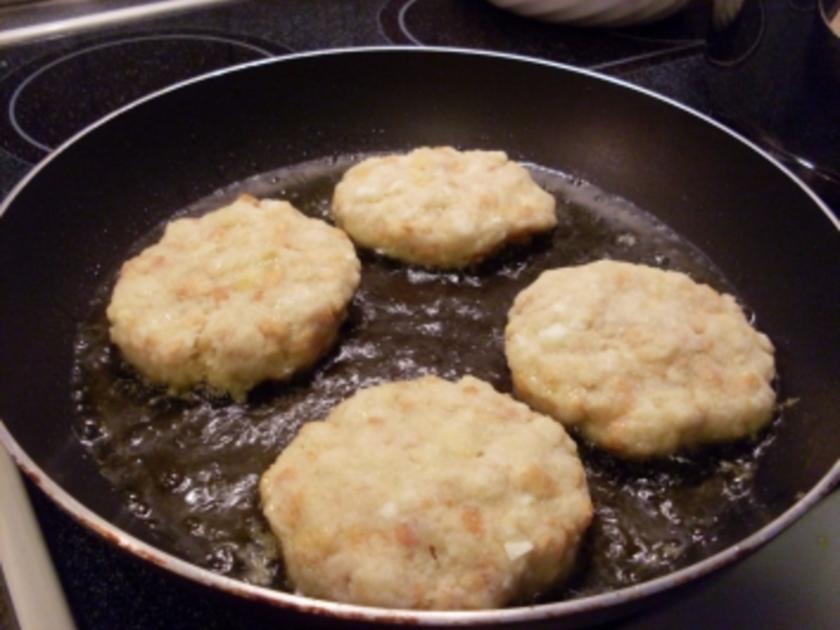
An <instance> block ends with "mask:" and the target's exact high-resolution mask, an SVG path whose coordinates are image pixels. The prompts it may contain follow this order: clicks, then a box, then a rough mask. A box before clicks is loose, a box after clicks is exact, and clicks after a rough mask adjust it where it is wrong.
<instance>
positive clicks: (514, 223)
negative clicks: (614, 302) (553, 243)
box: [332, 147, 557, 268]
mask: <svg viewBox="0 0 840 630" xmlns="http://www.w3.org/2000/svg"><path fill="white" fill-rule="evenodd" d="M554 206H555V200H554V197H553V196H552V195H550V194H548V193H547V192H545V191H544V190H542V189H541V188H540V187H539V186H538V185H537V184H536V183H534V181H533V180H532V179H531V176H530V175H529V174H528V171H526V170H525V169H524V168H523V167H522V166H520V165H519V164H517V163H516V162H512V161H510V160H508V158H507V155H505V154H504V153H503V152H501V151H456V150H455V149H453V148H451V147H438V148H425V147H424V148H420V149H416V150H414V151H412V152H411V153H408V154H406V155H388V156H385V157H375V158H370V159H367V160H364V161H363V162H361V163H360V164H357V165H356V166H354V167H352V168H351V169H349V170H348V171H347V172H346V173H345V175H344V177H343V178H342V180H341V182H340V183H339V184H338V186H337V187H336V189H335V194H334V196H333V202H332V211H333V215H334V217H335V220H336V223H337V224H338V225H339V226H340V227H342V228H343V229H344V230H346V231H347V233H348V234H349V235H350V237H351V238H352V239H353V240H354V241H355V242H356V243H357V244H359V245H361V246H363V247H366V248H369V249H374V250H377V251H379V252H381V253H383V254H385V255H387V256H390V257H392V258H397V259H399V260H403V261H405V262H409V263H415V264H418V265H425V266H429V267H442V268H455V267H463V266H465V265H469V264H472V263H477V262H479V261H481V260H483V259H484V258H486V257H487V256H489V255H490V254H492V253H494V252H495V251H496V250H498V249H500V248H502V247H503V246H504V245H505V244H506V243H508V242H510V241H522V240H525V239H527V238H528V237H530V236H531V235H533V234H536V233H538V232H544V231H546V230H550V229H551V228H553V227H554V226H555V225H556V223H557V217H556V216H555V212H554Z"/></svg>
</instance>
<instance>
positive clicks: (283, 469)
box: [260, 376, 592, 610]
mask: <svg viewBox="0 0 840 630" xmlns="http://www.w3.org/2000/svg"><path fill="white" fill-rule="evenodd" d="M260 496H261V499H262V507H263V512H264V513H265V516H266V518H267V519H268V522H269V523H270V525H271V528H272V530H273V531H274V533H275V534H276V535H277V537H278V539H279V541H280V543H281V546H282V552H283V558H284V560H285V565H286V569H287V573H288V575H289V577H290V579H291V580H292V582H293V583H294V586H295V587H296V588H297V589H298V590H299V591H301V592H302V593H303V594H305V595H309V596H312V597H319V598H325V599H331V600H337V601H342V602H352V603H356V604H365V605H371V606H383V607H389V608H417V609H450V610H455V609H480V608H493V607H498V606H503V605H505V604H507V603H510V602H513V601H529V600H530V598H532V597H533V596H535V595H536V594H538V593H540V592H542V591H544V590H545V589H546V588H548V587H549V586H551V585H553V584H556V583H557V582H558V580H561V579H562V578H563V577H564V576H566V575H568V573H569V571H570V570H571V568H572V564H573V561H574V558H575V555H576V552H577V549H578V546H579V543H580V539H581V536H582V534H583V532H584V530H585V529H586V527H587V526H588V525H589V522H590V519H591V518H592V504H591V502H590V499H589V493H588V490H587V485H586V478H585V475H584V470H583V466H582V465H581V462H580V460H579V458H578V456H577V449H576V446H575V444H574V442H573V441H572V440H571V439H570V438H569V437H568V436H567V435H566V432H565V431H564V430H563V428H562V427H561V426H560V425H559V424H557V423H556V422H554V421H553V420H551V419H550V418H547V417H545V416H543V415H541V414H538V413H535V412H533V411H531V410H530V409H528V407H526V406H525V405H523V404H522V403H519V402H516V401H514V400H513V399H512V398H510V397H509V396H507V395H503V394H500V393H498V392H496V391H495V390H494V389H493V388H492V387H491V386H490V385H488V384H487V383H484V382H482V381H479V380H477V379H475V378H472V377H464V378H462V379H461V380H460V381H458V382H457V383H452V382H449V381H446V380H443V379H440V378H437V377H432V376H427V377H423V378H420V379H417V380H412V381H401V382H395V383H389V384H385V385H379V386H375V387H371V388H369V389H364V390H361V391H359V392H357V393H356V394H355V395H354V396H352V397H351V398H349V399H347V400H345V401H344V402H342V403H341V404H339V405H338V406H337V407H335V408H334V409H333V411H332V412H331V413H330V414H329V415H328V417H327V418H326V419H325V420H324V421H322V422H311V423H308V424H306V425H304V427H303V429H302V430H301V431H300V433H299V434H298V436H297V437H296V438H295V439H294V440H293V441H292V443H291V444H290V445H289V446H288V447H287V448H286V449H285V450H284V451H283V452H282V453H281V454H280V456H279V457H278V458H277V460H276V461H275V463H274V464H273V465H272V466H271V467H270V468H269V469H268V471H267V472H265V474H264V475H263V476H262V479H261V481H260Z"/></svg>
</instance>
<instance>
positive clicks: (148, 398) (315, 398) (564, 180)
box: [74, 156, 772, 600]
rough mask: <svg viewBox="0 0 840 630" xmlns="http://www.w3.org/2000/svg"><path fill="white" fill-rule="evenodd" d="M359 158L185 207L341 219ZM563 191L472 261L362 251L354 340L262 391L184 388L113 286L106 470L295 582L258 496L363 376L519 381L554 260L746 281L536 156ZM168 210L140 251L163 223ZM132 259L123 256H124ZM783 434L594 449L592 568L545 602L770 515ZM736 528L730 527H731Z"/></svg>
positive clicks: (670, 563)
mask: <svg viewBox="0 0 840 630" xmlns="http://www.w3.org/2000/svg"><path fill="white" fill-rule="evenodd" d="M358 159H359V156H348V157H345V158H341V159H330V160H323V161H316V162H310V163H306V164H302V165H298V166H294V167H291V168H286V169H281V170H278V171H276V172H272V173H268V174H264V175H260V176H257V177H254V178H252V179H250V180H247V181H244V182H241V183H239V184H236V185H235V186H232V187H231V188H229V189H225V190H222V191H219V192H217V193H216V194H214V195H211V196H210V197H208V198H206V199H204V200H202V201H200V202H198V203H197V204H195V205H194V206H192V207H190V208H187V209H186V210H184V211H183V212H182V213H179V214H180V215H195V214H201V213H203V212H206V211H208V210H211V209H214V208H216V207H219V206H221V205H223V204H224V203H226V202H228V201H229V200H232V199H233V198H235V197H236V196H237V195H238V194H241V193H244V192H248V193H251V194H253V195H255V196H271V197H275V198H281V199H287V200H289V201H291V202H292V203H293V204H294V205H295V206H297V207H298V208H299V209H301V210H302V211H304V212H306V213H307V214H309V215H312V216H317V217H320V218H323V219H326V220H329V201H330V197H331V195H332V190H333V188H334V186H335V184H336V183H337V182H338V180H339V179H340V177H341V174H342V173H343V172H344V171H345V170H346V169H347V168H348V167H349V166H350V165H351V164H352V163H353V162H354V161H356V160H358ZM531 171H532V173H533V175H534V177H535V179H537V180H538V181H539V183H540V184H541V185H542V186H543V187H544V188H546V189H547V190H549V191H550V192H552V193H553V194H554V195H555V196H556V197H557V200H558V216H559V225H558V227H557V229H556V230H554V232H553V233H552V234H551V235H550V236H545V237H541V238H538V239H537V240H535V241H534V242H533V243H531V244H530V245H528V246H527V247H519V248H513V249H510V250H507V251H505V252H503V253H502V254H501V255H499V256H497V257H496V258H494V259H493V260H491V261H489V262H487V263H485V264H484V265H482V266H480V267H478V268H476V269H471V270H468V271H463V272H438V271H428V270H423V269H419V268H416V267H410V266H406V265H403V264H398V263H395V262H391V261H388V260H386V259H383V258H380V257H378V256H376V255H373V254H370V253H366V252H361V253H360V256H361V258H362V263H363V272H362V282H361V286H360V288H359V291H358V293H357V295H356V297H355V299H354V300H353V303H352V305H351V308H350V311H349V316H348V320H347V322H346V324H345V325H344V327H343V329H342V334H341V336H340V340H339V343H338V344H337V346H336V348H335V349H334V350H333V351H332V353H331V354H330V355H329V356H327V357H326V358H325V359H324V360H323V361H321V362H320V364H319V365H318V366H317V367H316V369H315V370H314V371H312V372H311V373H309V374H306V375H303V376H302V377H300V378H298V379H296V380H295V381H294V382H291V383H285V384H284V383H269V384H265V385H262V386H260V387H259V388H257V389H256V390H254V391H253V392H252V393H251V395H250V397H249V399H248V402H247V403H246V404H234V403H231V402H230V401H229V400H226V399H214V398H213V397H212V396H209V395H207V394H206V393H202V392H195V393H193V394H190V395H189V396H187V397H184V398H173V397H170V396H167V395H165V393H164V392H163V391H162V390H161V389H158V388H153V387H149V386H147V385H145V384H143V383H142V382H141V381H140V380H139V379H138V377H137V376H136V374H135V372H134V371H133V370H132V369H131V368H130V367H129V366H127V365H126V364H125V363H124V362H123V360H122V359H121V357H120V355H119V352H118V351H117V350H115V349H114V348H113V347H112V346H111V345H110V344H109V342H108V334H107V322H106V320H105V315H104V310H105V307H106V305H107V301H108V299H109V296H110V291H111V288H112V286H113V279H112V281H111V282H109V283H108V284H107V285H106V286H103V287H101V289H100V291H99V294H98V296H97V297H96V303H95V308H94V312H95V316H94V317H93V318H92V319H91V320H90V321H89V322H87V323H85V324H84V325H83V326H82V327H81V328H80V330H79V335H78V339H77V345H76V357H77V358H76V366H75V369H74V382H75V397H76V401H77V403H78V405H77V407H78V412H79V418H78V432H79V435H80V437H81V439H82V441H83V443H84V444H85V445H86V446H87V448H88V449H89V451H90V452H91V454H92V456H93V457H94V458H95V459H96V460H97V462H98V463H99V465H100V467H101V470H102V473H103V474H104V475H105V477H106V478H108V479H109V480H110V481H111V482H113V483H114V484H115V485H116V486H117V487H119V488H120V489H122V490H124V491H125V492H126V494H127V509H128V510H130V511H131V512H132V513H133V515H134V516H135V517H137V518H140V519H144V520H145V521H147V522H148V523H149V525H150V527H151V528H152V529H153V530H154V532H155V533H154V536H155V537H156V538H157V539H158V541H159V542H160V543H161V544H163V545H164V546H168V547H170V548H171V549H173V550H175V551H176V552H177V553H179V554H180V555H181V556H183V557H184V558H186V559H188V560H190V561H192V562H194V563H196V564H199V565H202V566H205V567H208V568H210V569H212V570H214V571H217V572H219V573H222V574H224V575H229V576H232V577H236V578H240V579H243V580H246V581H249V582H252V583H255V584H262V585H274V586H277V587H281V588H285V587H287V586H288V585H287V584H286V582H285V578H284V574H283V569H282V565H281V563H280V561H279V560H278V552H277V546H276V543H275V542H274V540H273V538H272V536H271V534H270V532H269V531H268V528H267V525H266V523H265V522H264V520H263V517H262V514H261V512H260V509H259V503H258V498H257V483H258V480H259V476H260V474H261V473H262V472H263V471H264V470H265V469H266V468H267V467H268V466H269V465H270V464H271V462H272V461H273V460H274V458H275V457H276V456H277V454H278V453H279V452H280V450H281V449H282V448H283V447H284V446H285V445H286V444H288V443H289V441H290V440H291V439H292V438H293V437H294V436H295V434H296V433H297V431H298V429H299V428H300V426H301V425H302V424H303V423H304V422H309V421H313V420H318V419H320V418H323V417H324V416H325V415H326V414H327V413H328V411H329V410H330V408H332V407H333V406H334V405H335V404H337V403H338V402H339V401H341V400H342V399H344V398H346V397H348V396H350V395H351V394H352V393H353V392H355V391H356V390H357V389H359V388H360V387H365V386H368V385H373V384H376V383H380V382H383V381H388V380H393V379H404V378H412V377H416V376H419V375H422V374H428V373H433V374H438V375H440V376H443V377H446V378H450V379H456V378H458V377H460V376H461V375H463V374H472V375H474V376H476V377H478V378H481V379H484V380H487V381H489V382H490V383H492V384H493V385H494V386H495V387H497V388H498V389H500V390H501V391H505V392H509V391H510V389H511V385H510V378H509V374H508V370H507V366H506V364H505V359H504V353H503V330H504V326H505V321H506V316H507V311H508V309H509V308H510V305H511V303H512V301H513V298H514V296H515V295H516V294H517V293H518V292H519V291H520V290H521V289H523V288H524V287H525V286H527V285H528V284H530V283H531V282H532V281H533V280H535V279H536V278H537V276H538V275H539V274H540V273H541V272H542V271H543V270H545V269H550V268H553V267H559V266H565V265H575V264H581V263H585V262H588V261H591V260H596V259H600V258H604V257H609V258H615V259H621V260H627V261H632V262H639V263H646V264H649V265H655V266H659V267H665V268H670V269H677V270H680V271H684V272H687V273H689V274H690V275H691V276H692V277H693V278H695V279H696V280H699V281H701V282H706V283H708V284H710V285H712V286H714V287H716V288H717V289H718V290H723V291H727V292H730V293H733V290H732V287H731V286H729V285H728V283H727V282H726V280H725V279H724V278H723V276H722V275H721V274H720V273H719V272H718V271H717V270H716V269H715V267H714V265H712V264H711V262H710V261H709V260H708V259H706V258H705V257H704V256H703V255H702V254H701V253H700V252H699V251H698V250H697V249H696V248H694V247H693V246H692V245H691V244H690V243H688V242H686V241H685V240H683V239H681V238H680V237H679V236H677V235H676V234H674V233H673V232H672V231H671V230H670V229H668V228H667V227H666V226H665V225H663V224H661V223H660V222H658V221H657V220H656V219H655V218H654V217H653V216H651V215H649V214H647V213H645V212H643V211H641V210H639V209H637V208H635V207H633V206H632V205H631V204H629V203H628V202H626V201H623V200H621V199H617V198H614V197H610V196H608V195H606V194H604V193H602V192H601V191H599V190H598V189H596V188H595V187H593V186H591V185H589V184H587V183H585V182H582V181H580V180H575V179H572V178H570V177H568V176H566V175H563V174H560V173H556V172H552V171H549V170H545V169H541V168H538V167H531ZM161 232H162V226H161V229H160V230H157V231H156V232H155V233H154V234H151V235H149V236H148V237H147V238H146V239H144V241H143V242H141V243H138V244H137V246H136V250H135V251H132V252H126V257H128V256H130V255H134V254H136V253H137V252H138V251H139V250H140V249H142V248H143V247H145V246H147V245H149V244H151V243H152V242H154V241H155V240H157V239H158V238H159V237H160V234H161ZM115 273H116V270H115ZM771 440H772V432H769V433H765V435H764V437H763V438H762V439H761V441H760V442H753V443H741V444H739V445H734V446H730V447H725V448H721V449H715V450H714V451H711V452H709V451H707V452H705V453H702V454H697V455H693V456H685V457H682V456H681V457H673V458H670V459H668V460H665V461H663V462H660V463H656V464H646V465H627V464H622V463H620V462H617V461H615V460H614V459H612V458H611V457H608V456H606V455H603V454H600V453H598V452H596V451H594V450H592V449H590V448H587V447H585V446H584V447H583V448H582V456H583V458H584V462H585V465H586V468H587V472H588V478H589V484H590V489H591V492H592V495H593V500H594V502H595V505H596V517H595V520H594V523H593V526H592V527H591V530H590V533H589V535H588V537H587V541H586V544H585V549H584V553H583V557H582V560H581V567H580V570H579V571H578V572H577V574H576V576H575V577H574V578H573V579H572V581H571V583H570V584H568V585H566V586H565V587H564V588H563V589H562V590H561V591H558V592H556V593H552V594H549V595H548V596H546V599H547V600H550V599H561V598H566V597H571V596H576V595H582V594H591V593H596V592H600V591H604V590H609V589H613V588H617V587H621V586H626V585H629V584H634V583H637V582H640V581H644V580H646V579H650V578H653V577H656V576H659V575H664V574H666V573H668V572H671V571H673V570H675V569H677V568H680V567H683V566H686V565H688V564H691V563H693V562H695V561H697V560H699V559H702V558H704V557H707V556H709V555H711V554H712V553H714V552H715V551H718V550H719V549H721V548H723V547H725V546H728V544H730V543H731V542H733V541H734V539H732V532H733V531H737V532H742V533H744V534H746V533H748V532H750V531H753V530H754V529H756V528H757V527H759V526H761V525H762V524H764V523H765V522H767V521H769V514H768V513H767V512H766V510H765V509H764V508H763V506H762V505H761V504H760V502H759V501H758V499H757V498H756V493H755V491H754V488H753V477H754V473H755V470H756V468H757V466H758V462H759V461H760V459H761V457H762V454H763V452H764V450H765V449H766V447H767V445H768V444H769V442H770V441H771ZM724 536H725V538H724Z"/></svg>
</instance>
